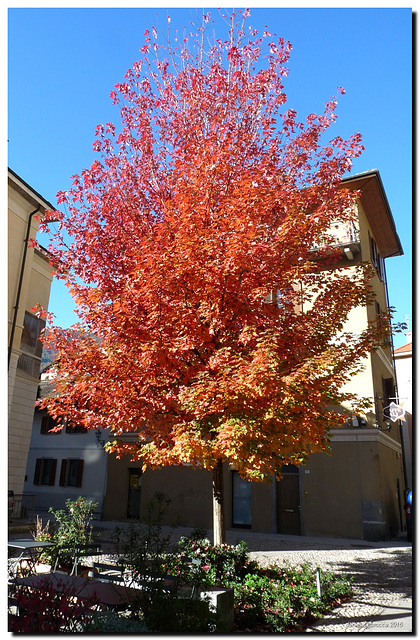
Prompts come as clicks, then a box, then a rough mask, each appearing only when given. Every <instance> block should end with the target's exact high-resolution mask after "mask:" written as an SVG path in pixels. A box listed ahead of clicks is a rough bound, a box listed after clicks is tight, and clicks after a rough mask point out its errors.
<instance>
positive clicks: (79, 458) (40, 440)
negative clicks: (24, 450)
mask: <svg viewBox="0 0 420 640" xmlns="http://www.w3.org/2000/svg"><path fill="white" fill-rule="evenodd" d="M49 384H51V380H50V377H49V372H48V369H47V370H46V371H45V372H43V373H42V374H41V381H40V383H39V390H38V394H39V395H40V396H42V395H43V394H44V393H45V391H46V389H47V388H48V385H49ZM54 426H55V423H54V421H53V420H52V419H51V418H50V417H49V416H48V414H47V412H46V411H45V410H42V411H40V410H38V409H36V410H35V414H34V419H33V427H32V436H31V442H30V449H29V454H28V462H27V467H26V480H25V485H24V486H25V493H26V494H29V495H34V496H35V505H34V506H35V509H36V511H37V512H38V513H39V512H41V513H44V512H47V511H48V509H49V508H50V507H52V508H53V509H64V508H65V503H66V500H67V499H68V498H70V499H72V500H76V499H77V498H78V497H79V496H83V497H85V498H87V499H88V500H91V501H92V502H94V503H96V504H97V508H96V510H95V513H96V515H97V516H98V517H99V516H100V514H101V513H102V506H103V504H102V503H103V497H104V493H105V482H106V466H107V454H106V452H105V450H104V444H105V442H106V441H107V439H108V437H107V435H106V434H105V433H103V432H101V431H99V430H98V431H88V430H87V429H84V428H81V427H80V426H78V425H72V424H67V425H66V426H65V427H64V428H63V429H62V430H61V431H57V432H53V431H51V429H52V428H53V427H54Z"/></svg>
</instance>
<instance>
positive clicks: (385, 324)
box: [375, 300, 391, 344]
mask: <svg viewBox="0 0 420 640" xmlns="http://www.w3.org/2000/svg"><path fill="white" fill-rule="evenodd" d="M375 314H376V315H377V316H378V320H377V322H378V327H379V328H381V327H382V328H383V329H384V330H385V335H384V337H383V343H384V344H391V327H390V323H389V319H388V320H387V319H386V318H385V317H382V315H381V314H382V309H381V305H380V304H379V302H378V301H377V300H375Z"/></svg>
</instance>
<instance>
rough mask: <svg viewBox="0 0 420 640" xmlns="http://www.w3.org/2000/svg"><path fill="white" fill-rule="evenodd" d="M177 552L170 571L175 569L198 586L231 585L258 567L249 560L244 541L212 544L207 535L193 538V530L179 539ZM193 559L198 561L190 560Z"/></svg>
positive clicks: (186, 579)
mask: <svg viewBox="0 0 420 640" xmlns="http://www.w3.org/2000/svg"><path fill="white" fill-rule="evenodd" d="M176 552H177V553H176V556H175V563H174V566H173V567H172V571H177V573H178V574H180V575H181V576H182V579H183V580H184V581H185V582H193V583H195V584H199V585H201V586H214V585H220V586H225V587H228V586H232V585H233V584H235V583H237V582H241V581H242V579H243V578H244V576H245V575H246V574H247V573H249V572H250V571H252V570H253V569H254V568H255V567H256V566H257V564H256V563H255V562H252V561H250V560H249V553H248V549H247V546H246V544H245V542H240V543H239V544H238V545H228V544H220V545H212V544H211V543H210V541H209V540H208V539H207V538H204V539H200V540H199V539H196V538H195V537H194V533H193V534H192V535H191V536H189V537H182V538H181V539H180V540H179V542H178V545H177V549H176ZM193 559H194V560H199V561H200V564H193V563H192V562H189V561H191V560H193Z"/></svg>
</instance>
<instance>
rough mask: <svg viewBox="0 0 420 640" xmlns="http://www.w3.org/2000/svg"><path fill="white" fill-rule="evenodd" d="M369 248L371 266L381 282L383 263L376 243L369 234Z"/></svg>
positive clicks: (383, 273)
mask: <svg viewBox="0 0 420 640" xmlns="http://www.w3.org/2000/svg"><path fill="white" fill-rule="evenodd" d="M369 247H370V259H371V261H372V264H373V266H374V267H375V269H376V273H377V274H378V276H379V279H380V280H381V281H382V282H383V281H384V280H385V267H384V261H383V259H382V258H381V256H380V255H379V251H378V247H377V246H376V242H375V240H374V239H373V238H372V236H371V235H370V234H369Z"/></svg>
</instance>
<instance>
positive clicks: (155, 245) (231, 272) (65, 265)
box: [41, 11, 377, 542]
mask: <svg viewBox="0 0 420 640" xmlns="http://www.w3.org/2000/svg"><path fill="white" fill-rule="evenodd" d="M248 15H249V13H248V12H247V11H246V12H245V13H243V14H240V15H239V14H237V15H235V13H233V14H232V15H231V16H230V24H229V27H228V35H227V37H226V39H225V40H221V39H218V38H216V37H215V36H214V37H213V38H212V39H209V38H208V37H207V33H208V32H209V33H210V31H209V26H210V25H211V21H210V17H209V16H208V15H205V16H204V17H203V23H202V25H201V26H199V27H198V29H197V34H196V36H195V38H193V39H191V37H189V38H177V37H175V38H174V39H173V40H172V41H171V40H170V39H166V38H165V42H164V44H160V43H159V38H160V36H159V37H158V34H157V32H156V30H155V29H153V31H152V33H149V32H147V31H146V33H145V44H144V46H143V47H142V49H141V50H140V51H141V55H142V57H141V59H140V60H139V61H138V62H136V63H134V64H133V66H132V68H131V69H129V70H128V71H127V73H126V76H125V78H124V81H123V82H122V83H120V84H118V85H117V86H116V87H115V90H114V91H113V92H112V94H111V98H112V100H113V102H114V104H115V105H118V107H119V111H120V116H121V122H120V123H119V125H118V127H116V126H114V125H113V124H111V123H107V124H105V125H100V126H98V127H97V131H96V140H95V142H94V150H95V151H96V152H97V154H98V159H96V160H95V161H94V162H93V164H92V166H91V167H90V168H89V169H85V170H83V171H82V172H81V175H77V176H74V177H73V178H74V182H73V185H72V187H71V189H70V190H69V191H68V192H60V193H59V194H58V198H59V203H60V205H63V209H64V211H65V212H64V213H62V214H61V224H60V227H61V230H60V232H59V234H58V236H57V237H56V238H55V239H54V242H53V246H52V247H51V248H50V249H51V251H53V252H54V254H55V256H56V257H57V259H58V260H59V261H60V274H59V277H61V278H63V279H64V280H65V282H66V284H67V286H68V287H69V290H70V292H71V294H72V296H73V298H74V300H75V302H76V305H77V313H78V315H79V318H80V323H79V324H78V325H77V326H75V327H73V328H72V329H71V330H63V329H60V328H58V327H54V326H51V327H50V328H49V331H48V334H47V336H46V338H45V339H46V342H47V344H48V345H50V346H53V347H54V349H55V350H57V352H58V357H57V362H56V365H55V366H56V370H57V377H56V384H55V393H54V394H52V395H51V397H49V398H47V399H45V400H44V401H43V402H42V405H41V406H43V407H45V408H47V409H48V411H49V413H50V414H51V415H52V416H53V417H54V418H56V419H57V420H58V421H59V422H60V421H61V424H64V421H65V420H67V419H70V420H72V421H76V422H78V423H80V424H82V425H84V426H85V427H87V428H89V429H98V428H101V429H103V428H110V429H111V430H112V441H111V442H110V444H109V450H110V451H113V452H116V454H117V455H118V456H122V455H123V454H128V455H129V456H131V458H132V459H133V460H141V461H142V464H143V465H144V468H146V467H149V468H157V467H161V466H164V465H184V464H186V463H188V464H191V465H193V466H195V467H199V468H204V469H208V470H211V471H212V472H213V489H214V491H213V493H214V505H215V511H214V540H215V542H220V541H222V540H224V522H223V482H222V465H223V463H226V462H228V463H230V464H231V465H233V467H234V468H235V469H237V470H238V471H239V473H240V474H241V476H242V477H243V478H246V479H249V480H265V479H267V478H270V477H273V476H276V477H281V470H282V466H283V465H284V464H295V465H299V464H301V463H303V462H304V461H305V460H307V458H308V456H309V455H310V454H311V453H313V452H319V451H324V450H326V449H327V448H328V432H329V429H330V428H331V427H333V426H336V425H337V421H339V420H341V418H340V416H339V414H338V413H337V411H336V410H335V409H334V407H337V406H340V405H341V404H342V403H343V402H344V401H346V400H347V401H349V400H351V399H352V398H351V397H350V396H348V395H345V394H344V393H343V392H342V388H343V385H344V383H345V382H346V381H347V380H349V378H350V376H351V375H353V374H354V373H355V371H357V367H358V365H359V364H360V362H361V359H362V358H363V357H364V356H365V355H366V354H367V353H368V352H369V350H370V349H371V348H372V346H373V345H374V344H375V340H376V337H377V336H376V334H375V332H374V330H373V329H370V328H369V329H368V330H366V332H365V333H363V334H361V335H360V334H359V335H357V336H355V335H349V334H345V333H344V332H343V329H344V325H345V322H346V319H347V318H348V314H349V313H350V311H351V310H352V309H353V308H354V307H357V306H358V305H361V304H366V303H367V302H369V300H370V296H371V293H370V289H369V285H368V280H369V273H368V272H367V271H366V267H365V266H363V265H359V267H352V268H347V269H345V268H338V267H337V268H335V270H334V277H331V268H332V267H333V266H334V264H333V263H334V260H336V256H335V253H334V250H333V249H332V245H333V240H332V238H331V235H330V229H331V223H332V221H335V222H339V223H346V222H348V221H350V220H351V219H352V217H353V215H354V213H353V212H354V208H353V203H354V201H355V198H356V195H357V194H354V193H349V192H348V191H347V190H345V189H342V188H340V185H341V179H342V176H343V174H345V173H346V172H348V171H349V169H350V168H351V163H352V159H353V158H355V157H357V156H358V155H359V154H360V153H361V151H362V146H361V138H360V135H359V134H355V135H354V136H352V137H351V138H350V139H349V140H347V141H344V140H342V139H341V138H340V137H335V138H334V139H333V140H331V141H330V142H328V143H326V142H324V140H325V139H326V138H325V136H326V132H327V130H328V128H329V127H330V126H331V125H332V124H333V123H334V122H335V119H336V114H335V110H336V105H337V100H336V98H331V99H330V100H329V101H328V102H327V103H326V105H325V109H324V111H323V113H322V114H321V115H316V114H315V113H311V114H310V115H308V116H307V118H306V120H305V121H303V122H301V121H300V120H299V119H298V116H297V113H296V112H295V111H293V110H292V109H290V108H286V94H285V91H284V86H283V82H284V78H285V76H287V68H286V66H285V65H286V64H287V62H288V59H289V55H290V51H291V46H290V44H289V43H288V42H286V41H284V40H283V39H281V38H277V37H276V38H275V37H273V36H271V34H270V33H269V32H268V31H267V30H265V32H264V33H263V34H262V35H259V34H258V33H257V32H256V31H254V30H252V29H251V28H249V27H248V26H247V22H248ZM340 93H343V91H342V90H340ZM55 215H56V212H55ZM63 232H65V234H66V236H63V237H62V233H63ZM67 236H68V237H70V238H71V240H70V242H67V244H66V243H65V241H64V237H67ZM315 244H317V245H319V246H321V247H323V248H321V249H320V250H319V252H318V256H317V257H318V258H322V259H321V260H318V261H317V262H314V252H313V247H314V245H315ZM326 261H328V262H326ZM326 266H328V267H329V268H328V269H327V268H326ZM130 432H133V433H135V434H137V436H136V441H135V442H134V443H133V439H127V440H125V439H124V434H127V433H130Z"/></svg>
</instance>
